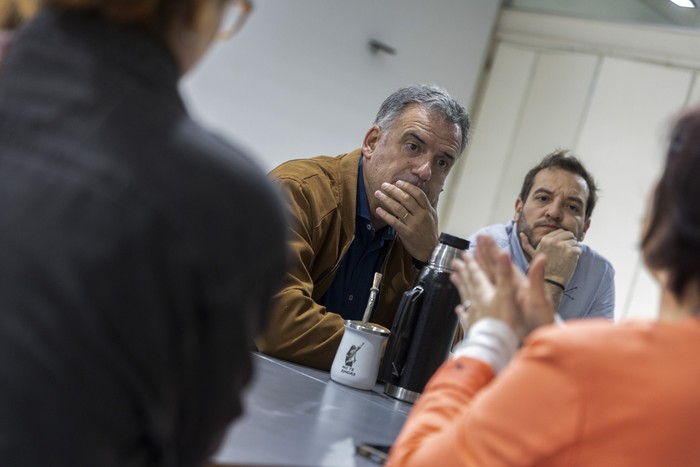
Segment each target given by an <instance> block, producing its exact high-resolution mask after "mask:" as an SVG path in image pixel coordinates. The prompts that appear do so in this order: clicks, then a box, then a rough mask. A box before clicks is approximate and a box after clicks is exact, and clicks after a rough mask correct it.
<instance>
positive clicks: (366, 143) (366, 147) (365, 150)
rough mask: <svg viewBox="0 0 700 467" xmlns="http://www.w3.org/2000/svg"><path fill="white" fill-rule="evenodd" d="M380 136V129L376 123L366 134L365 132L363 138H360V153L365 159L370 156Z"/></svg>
mask: <svg viewBox="0 0 700 467" xmlns="http://www.w3.org/2000/svg"><path fill="white" fill-rule="evenodd" d="M381 136H382V129H381V128H379V126H377V125H372V126H371V127H370V129H369V130H367V134H365V139H364V140H362V155H363V156H364V157H366V158H367V159H371V158H372V153H373V152H374V149H375V148H376V147H377V144H378V143H379V140H380V139H381Z"/></svg>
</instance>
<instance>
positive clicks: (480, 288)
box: [450, 236, 554, 339]
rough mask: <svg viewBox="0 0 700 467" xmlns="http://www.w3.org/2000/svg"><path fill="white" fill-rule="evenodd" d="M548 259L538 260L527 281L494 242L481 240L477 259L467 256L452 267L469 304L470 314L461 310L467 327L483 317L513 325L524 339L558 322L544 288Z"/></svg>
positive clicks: (459, 312)
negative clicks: (555, 321) (542, 327)
mask: <svg viewBox="0 0 700 467" xmlns="http://www.w3.org/2000/svg"><path fill="white" fill-rule="evenodd" d="M544 265H545V258H544V257H537V258H536V259H535V260H534V261H533V263H532V265H531V267H530V270H529V273H528V277H525V276H524V275H523V274H522V273H521V272H520V270H519V269H518V268H517V267H516V266H515V265H514V264H513V263H512V262H511V260H510V257H509V255H508V253H506V252H503V251H501V250H500V249H499V248H498V246H497V245H496V243H495V242H494V241H493V239H492V238H490V237H488V236H480V237H479V238H478V240H477V247H476V251H475V255H474V256H473V257H472V256H470V255H469V254H468V253H464V254H463V255H462V258H461V259H460V260H455V261H454V262H453V263H452V267H453V268H454V272H453V273H452V275H451V276H450V279H451V280H452V282H453V283H454V284H455V286H456V287H457V290H458V291H459V294H460V297H461V299H462V300H463V301H469V302H470V304H471V306H470V307H469V312H468V314H465V313H464V310H463V309H458V310H456V311H457V314H458V316H459V317H460V322H461V323H462V326H463V327H468V326H470V325H471V324H472V323H474V322H476V321H477V320H478V319H481V318H483V317H487V316H489V317H493V318H496V319H500V320H502V321H504V322H506V323H507V324H509V325H510V326H511V327H512V328H513V330H514V331H515V332H516V334H517V335H518V337H519V338H520V339H524V338H525V337H526V336H527V335H528V334H529V333H530V332H531V331H532V330H533V329H535V328H537V327H538V326H541V325H543V324H547V323H551V322H553V320H554V311H553V309H552V305H551V303H550V301H549V297H548V295H547V293H546V291H545V288H544V277H543V269H544Z"/></svg>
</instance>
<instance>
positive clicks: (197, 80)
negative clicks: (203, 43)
mask: <svg viewBox="0 0 700 467" xmlns="http://www.w3.org/2000/svg"><path fill="white" fill-rule="evenodd" d="M499 7H500V0H433V1H430V2H426V1H424V0H352V1H348V0H294V1H291V0H257V1H256V2H255V10H254V12H253V14H252V16H251V17H250V18H249V20H248V23H247V24H246V26H245V28H244V29H243V30H242V31H241V33H240V35H239V36H236V37H234V38H233V39H231V40H230V41H227V42H223V43H220V44H217V45H216V46H215V47H214V48H213V50H212V51H211V52H210V54H209V55H208V56H207V57H206V58H205V60H204V61H203V63H201V64H200V66H199V67H198V68H197V69H196V70H195V71H194V72H193V73H192V74H191V76H189V77H188V78H186V79H185V81H184V85H183V91H184V94H185V96H186V99H187V101H188V103H189V107H190V108H191V110H192V111H193V113H194V114H195V115H196V116H198V117H200V119H201V120H203V121H204V122H205V123H206V124H208V125H209V126H211V127H213V128H215V129H217V130H219V131H220V132H222V133H224V134H225V135H227V136H229V137H230V138H232V139H235V140H237V141H238V142H241V143H243V144H244V145H246V146H247V147H248V148H249V149H252V150H253V151H254V153H256V154H257V155H258V156H259V157H260V160H261V163H262V165H263V166H264V168H265V169H271V168H273V167H274V166H276V165H277V164H279V163H281V162H283V161H285V160H288V159H291V158H295V157H310V156H315V155H318V154H331V155H334V154H340V153H344V152H348V151H350V150H352V149H355V148H357V147H359V146H360V144H361V142H362V138H363V137H364V134H365V132H366V130H367V129H368V128H369V126H370V125H371V123H372V121H373V119H374V116H375V114H376V112H377V110H378V109H379V105H380V104H381V102H382V101H383V100H384V98H385V97H387V96H388V95H389V94H390V93H391V92H393V91H394V90H395V89H397V88H398V87H401V86H404V85H408V84H414V83H437V84H439V85H441V86H443V87H445V88H447V89H448V90H449V91H450V92H451V93H452V94H453V95H454V96H455V97H456V98H457V99H458V100H459V101H460V102H462V104H464V105H465V106H467V107H469V105H470V103H471V101H472V95H473V93H474V89H475V87H476V83H477V79H478V77H479V74H480V72H481V69H482V65H483V62H484V57H485V55H486V51H487V48H488V45H489V43H490V40H491V33H492V29H493V25H494V23H495V19H496V16H497V13H498V11H499ZM370 39H376V40H380V41H382V42H384V43H386V44H388V45H389V46H391V47H393V48H395V49H396V50H397V54H396V55H387V54H383V53H379V54H373V53H372V52H371V51H370V50H369V47H368V41H369V40H370Z"/></svg>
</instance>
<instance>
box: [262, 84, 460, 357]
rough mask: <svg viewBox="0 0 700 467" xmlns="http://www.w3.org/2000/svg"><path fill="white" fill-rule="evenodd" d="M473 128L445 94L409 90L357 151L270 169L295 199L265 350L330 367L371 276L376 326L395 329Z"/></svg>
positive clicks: (385, 110) (391, 102)
mask: <svg viewBox="0 0 700 467" xmlns="http://www.w3.org/2000/svg"><path fill="white" fill-rule="evenodd" d="M468 130H469V116H468V114H467V111H466V110H465V109H464V107H463V106H461V105H460V104H459V103H457V102H456V101H455V100H454V99H453V98H452V97H451V96H450V95H449V94H448V93H447V92H446V91H445V90H444V89H442V88H439V87H437V86H432V85H415V86H408V87H405V88H401V89H399V90H398V91H396V92H394V93H393V94H392V95H391V96H389V97H388V98H387V99H386V100H385V101H384V103H383V104H382V105H381V107H380V109H379V112H378V114H377V117H376V119H375V121H374V124H373V125H372V126H371V127H370V128H369V130H368V131H367V134H366V135H365V137H364V140H363V142H362V147H361V149H357V150H355V151H353V152H350V153H348V154H343V155H340V156H336V157H328V156H320V157H315V158H311V159H297V160H292V161H289V162H286V163H284V164H282V165H280V166H279V167H277V168H275V169H274V170H273V171H272V172H271V175H272V176H273V177H274V178H275V179H276V180H277V182H278V183H279V184H280V186H281V187H282V190H283V191H284V192H285V194H286V195H287V199H288V202H289V208H290V212H291V215H292V225H291V232H290V234H289V235H290V237H289V242H290V246H291V250H292V258H291V263H290V267H289V269H288V270H287V275H286V279H285V283H284V286H283V288H282V289H281V291H280V292H279V294H278V295H277V304H276V306H275V310H274V311H273V314H272V317H271V320H270V324H269V326H268V328H267V331H266V333H265V335H264V336H263V337H261V338H260V339H259V340H258V341H257V345H258V348H259V350H260V351H262V352H264V353H267V354H269V355H272V356H274V357H278V358H282V359H285V360H289V361H292V362H295V363H300V364H303V365H308V366H312V367H315V368H320V369H324V370H328V369H329V368H330V366H331V363H332V361H333V357H334V356H335V352H336V350H337V348H338V345H339V343H340V339H341V337H342V335H343V330H344V325H343V323H344V321H345V320H346V319H361V318H362V314H363V312H364V310H365V306H366V304H367V299H368V296H369V289H370V287H371V285H372V279H373V276H374V273H375V272H381V273H382V274H383V279H382V284H381V288H380V296H379V301H378V303H377V306H376V309H375V311H374V313H373V315H372V317H371V321H372V322H375V323H378V324H381V325H383V326H386V327H391V324H392V322H393V319H394V314H395V312H396V309H397V307H398V304H399V301H400V299H401V295H402V294H403V292H405V291H406V290H407V289H409V288H410V286H411V285H412V283H413V280H414V279H415V276H416V274H417V272H418V270H419V268H420V267H421V266H422V264H423V263H425V262H427V261H428V260H429V259H430V255H431V253H432V251H433V249H434V247H435V246H436V245H437V243H438V219H437V211H436V207H437V203H438V198H439V195H440V193H441V192H442V190H443V185H444V183H445V179H446V177H447V175H448V173H449V172H450V170H451V169H452V167H453V166H454V164H455V162H456V161H457V159H458V158H459V156H460V155H461V153H462V151H463V150H464V147H465V146H466V143H467V133H468Z"/></svg>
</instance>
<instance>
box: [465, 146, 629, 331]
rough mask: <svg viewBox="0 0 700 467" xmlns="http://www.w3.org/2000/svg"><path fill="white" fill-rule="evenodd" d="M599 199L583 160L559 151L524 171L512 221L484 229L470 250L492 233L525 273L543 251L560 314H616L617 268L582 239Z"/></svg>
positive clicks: (574, 316)
mask: <svg viewBox="0 0 700 467" xmlns="http://www.w3.org/2000/svg"><path fill="white" fill-rule="evenodd" d="M597 202H598V187H597V185H596V182H595V180H594V179H593V176H592V175H591V174H590V172H588V170H586V168H585V167H584V165H583V163H582V162H581V161H580V159H579V158H578V157H576V156H575V155H574V154H572V153H571V151H568V150H561V149H559V150H556V151H554V152H552V153H550V154H548V155H547V156H545V157H544V159H542V161H541V162H540V163H539V164H537V165H536V166H535V167H533V168H532V169H530V171H528V173H527V174H526V175H525V178H524V180H523V185H522V187H521V189H520V194H519V196H518V198H517V199H516V201H515V212H514V214H513V220H512V221H511V222H509V223H508V224H495V225H491V226H488V227H485V228H483V229H481V230H479V231H478V232H477V233H476V234H474V235H473V236H472V237H470V240H471V244H470V249H472V250H473V249H474V248H475V247H476V245H477V243H478V242H477V239H478V236H479V235H488V236H490V237H492V238H493V239H495V240H496V243H497V244H498V246H499V247H500V248H501V249H502V250H504V251H507V252H508V253H509V254H510V256H511V258H512V259H513V262H514V263H515V264H516V265H517V266H518V267H519V268H520V270H521V271H522V272H524V273H527V271H528V268H529V267H530V263H531V261H532V259H533V258H534V257H535V256H537V255H538V254H544V255H546V257H547V263H546V265H545V286H546V288H547V292H548V293H549V296H550V298H551V300H552V302H553V303H554V309H555V310H556V311H557V315H558V316H559V317H560V318H561V319H564V320H569V319H577V318H607V319H613V314H614V311H615V269H614V268H613V266H612V264H610V262H609V261H608V260H607V259H605V258H604V257H603V256H602V255H600V254H599V253H598V252H596V251H595V250H593V249H592V248H591V247H589V246H588V245H586V244H584V243H583V239H584V237H585V236H586V232H588V229H589V227H590V225H591V216H592V215H593V209H594V208H595V206H596V204H597ZM468 304H469V302H468V301H467V302H466V305H467V306H468ZM463 308H464V307H463ZM462 311H466V310H465V309H463V310H462Z"/></svg>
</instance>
